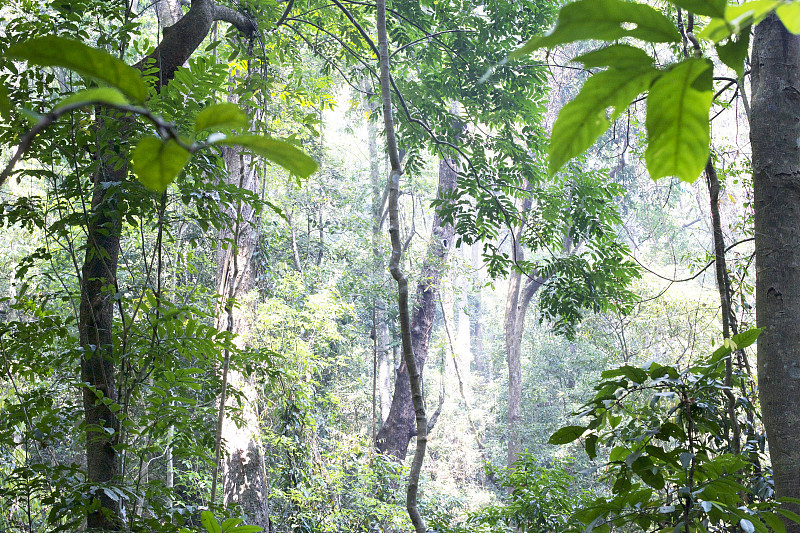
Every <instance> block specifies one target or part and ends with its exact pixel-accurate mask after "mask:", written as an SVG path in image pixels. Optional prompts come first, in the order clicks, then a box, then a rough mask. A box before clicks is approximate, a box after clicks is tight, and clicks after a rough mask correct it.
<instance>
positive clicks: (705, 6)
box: [669, 0, 728, 18]
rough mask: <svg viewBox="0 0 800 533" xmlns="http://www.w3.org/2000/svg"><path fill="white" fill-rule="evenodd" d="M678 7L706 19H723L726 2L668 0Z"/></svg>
mask: <svg viewBox="0 0 800 533" xmlns="http://www.w3.org/2000/svg"><path fill="white" fill-rule="evenodd" d="M669 1H670V2H671V3H673V4H675V5H676V6H678V7H682V8H683V9H686V10H687V11H691V12H692V13H697V14H698V15H706V16H707V17H720V18H722V17H724V16H725V5H726V4H727V3H728V2H727V0H669Z"/></svg>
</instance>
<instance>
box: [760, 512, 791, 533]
mask: <svg viewBox="0 0 800 533" xmlns="http://www.w3.org/2000/svg"><path fill="white" fill-rule="evenodd" d="M759 516H760V517H761V520H763V521H764V523H765V524H767V525H768V526H769V527H770V529H772V530H773V531H775V532H776V533H786V526H785V525H784V523H783V520H781V517H780V516H778V515H776V514H775V513H770V512H765V513H761V514H759Z"/></svg>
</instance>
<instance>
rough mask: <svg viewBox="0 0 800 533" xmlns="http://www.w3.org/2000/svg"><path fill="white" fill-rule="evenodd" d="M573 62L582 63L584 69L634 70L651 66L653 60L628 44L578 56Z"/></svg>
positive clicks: (607, 47)
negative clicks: (612, 68)
mask: <svg viewBox="0 0 800 533" xmlns="http://www.w3.org/2000/svg"><path fill="white" fill-rule="evenodd" d="M573 61H577V62H580V63H583V66H584V67H586V68H599V67H614V68H618V69H636V68H644V67H648V66H650V65H652V64H653V58H652V57H650V56H649V55H647V52H645V51H644V50H642V49H641V48H636V47H635V46H631V45H629V44H612V45H611V46H606V47H605V48H600V49H599V50H594V51H592V52H589V53H586V54H583V55H579V56H578V57H576V58H575V59H573Z"/></svg>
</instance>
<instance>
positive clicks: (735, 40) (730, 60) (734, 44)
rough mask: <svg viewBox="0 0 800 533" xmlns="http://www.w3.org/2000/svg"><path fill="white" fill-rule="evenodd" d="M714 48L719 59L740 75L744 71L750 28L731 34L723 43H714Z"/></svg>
mask: <svg viewBox="0 0 800 533" xmlns="http://www.w3.org/2000/svg"><path fill="white" fill-rule="evenodd" d="M714 48H716V50H717V55H718V56H719V59H720V61H722V62H723V63H725V64H726V65H728V66H729V67H730V68H732V69H733V70H734V71H735V72H736V76H737V77H741V76H742V73H743V72H744V61H745V59H747V54H748V52H749V50H750V28H749V27H748V28H746V29H744V30H742V32H741V33H738V34H735V35H731V36H730V37H729V38H728V41H727V42H726V43H725V44H717V45H714Z"/></svg>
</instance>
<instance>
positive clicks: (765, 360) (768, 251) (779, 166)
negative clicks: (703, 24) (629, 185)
mask: <svg viewBox="0 0 800 533" xmlns="http://www.w3.org/2000/svg"><path fill="white" fill-rule="evenodd" d="M751 78H752V89H751V91H752V95H751V98H752V101H751V106H752V107H751V115H750V117H751V123H750V142H751V145H752V149H753V191H754V196H755V206H754V207H755V247H756V313H757V318H758V325H759V326H760V327H762V328H764V332H763V333H762V334H761V336H760V337H759V339H758V381H759V383H758V390H759V397H760V399H761V407H762V410H763V418H764V427H765V428H766V430H767V441H768V442H769V453H770V457H771V459H772V469H773V475H774V479H775V492H776V494H777V496H779V497H781V496H790V497H794V498H800V327H798V324H800V146H798V139H800V36H797V35H792V34H790V33H789V32H787V31H786V29H785V28H784V27H783V24H782V23H781V22H780V20H779V19H778V18H777V17H776V16H775V15H770V16H769V17H767V18H766V19H765V20H764V21H763V22H761V23H760V24H759V25H758V26H757V27H756V29H755V36H754V39H753V56H752V74H751ZM788 507H789V509H792V510H794V511H795V512H800V508H798V506H797V505H794V504H793V505H790V506H788ZM787 530H788V531H791V532H798V531H800V525H798V524H795V523H793V522H788V521H787Z"/></svg>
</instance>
